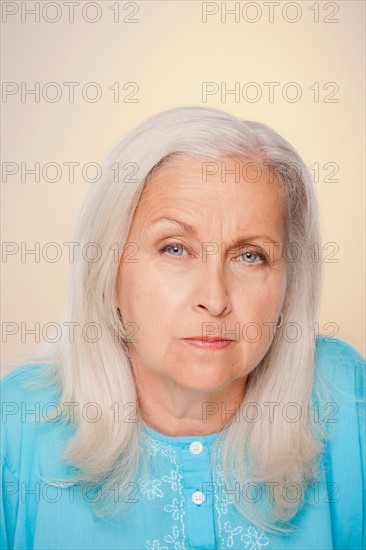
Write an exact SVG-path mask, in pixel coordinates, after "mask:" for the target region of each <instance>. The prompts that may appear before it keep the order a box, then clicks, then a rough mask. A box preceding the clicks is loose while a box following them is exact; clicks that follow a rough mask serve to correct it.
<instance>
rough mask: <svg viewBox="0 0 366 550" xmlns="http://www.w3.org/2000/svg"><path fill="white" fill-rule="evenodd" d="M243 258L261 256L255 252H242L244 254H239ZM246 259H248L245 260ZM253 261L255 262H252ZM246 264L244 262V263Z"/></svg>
mask: <svg viewBox="0 0 366 550" xmlns="http://www.w3.org/2000/svg"><path fill="white" fill-rule="evenodd" d="M243 256H252V257H253V256H256V257H261V256H262V255H261V254H256V253H255V252H244V254H240V257H243ZM247 259H248V258H247ZM254 261H255V260H254ZM254 261H253V262H249V263H250V264H253V263H254ZM245 263H246V262H245Z"/></svg>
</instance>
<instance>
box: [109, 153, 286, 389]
mask: <svg viewBox="0 0 366 550" xmlns="http://www.w3.org/2000/svg"><path fill="white" fill-rule="evenodd" d="M248 162H249V161H247V160H246V159H239V158H223V159H221V160H220V161H214V160H213V159H211V158H203V157H202V158H195V159H192V158H190V157H187V156H186V157H183V156H180V157H173V158H171V159H169V160H168V161H167V162H166V163H165V164H163V165H162V167H161V168H160V169H159V170H158V171H157V172H156V174H155V175H154V176H153V178H152V180H151V181H150V184H149V185H148V186H147V187H146V188H145V190H144V191H143V193H142V195H141V197H140V201H139V203H138V206H137V208H136V211H135V215H134V219H133V223H132V225H131V228H130V232H129V235H128V239H127V241H128V242H127V243H126V246H125V248H124V253H123V255H122V258H121V263H120V266H119V273H118V283H117V303H116V305H117V306H118V307H119V308H120V311H121V315H122V319H123V322H124V324H125V325H126V329H127V333H128V334H131V335H133V336H131V337H133V339H137V340H138V342H134V343H131V342H129V349H130V357H131V361H132V366H133V370H134V372H135V374H137V375H138V376H142V377H145V380H146V379H148V380H149V382H150V384H151V385H153V384H154V383H159V381H160V382H161V381H162V380H165V381H169V382H170V383H173V384H174V385H178V386H180V387H181V388H185V389H190V390H197V391H200V392H213V391H221V390H224V389H225V388H226V387H228V386H229V385H230V384H231V385H232V384H233V382H234V381H235V380H239V379H240V378H243V377H244V378H245V377H246V376H247V375H248V374H249V373H250V372H251V371H252V370H253V369H254V368H255V367H256V366H257V365H258V363H259V362H260V361H261V359H262V358H263V357H264V355H265V354H266V352H267V350H268V348H269V347H270V344H271V341H272V338H273V334H274V331H275V326H276V324H277V321H278V317H279V314H280V311H281V307H282V304H283V300H284V295H285V290H286V281H287V265H286V261H285V258H283V254H282V249H283V246H284V244H285V243H286V239H287V235H286V225H285V202H284V199H283V198H282V197H280V196H279V195H278V193H277V191H276V188H275V185H274V184H273V183H271V182H270V181H269V172H268V168H267V167H262V176H261V177H260V179H259V180H258V181H256V179H257V171H256V170H254V171H253V170H252V171H251V170H250V169H248V166H249V165H248ZM207 163H210V164H207ZM235 163H236V164H235ZM238 163H240V164H238ZM235 168H236V169H237V170H236V173H230V172H229V171H230V170H231V171H235ZM163 218H164V219H163ZM167 218H169V219H173V218H174V219H175V220H178V221H180V222H181V223H182V224H183V223H184V224H185V226H183V225H179V224H178V223H174V222H172V221H168V219H167ZM187 226H192V227H191V230H190V228H189V227H187ZM239 240H241V243H239V244H238V241H239ZM129 243H130V244H129ZM262 255H263V257H262ZM266 258H267V259H266ZM136 260H137V261H136ZM267 262H268V263H267ZM129 323H131V326H130V325H128V324H129ZM134 327H135V330H133V328H134ZM206 335H210V336H214V337H220V338H223V339H225V338H227V339H233V340H234V341H233V342H231V343H230V345H228V346H227V347H223V348H221V349H208V348H199V347H196V346H194V345H191V344H189V343H188V342H186V341H185V340H184V338H192V337H194V336H198V337H203V336H206ZM151 389H152V388H151Z"/></svg>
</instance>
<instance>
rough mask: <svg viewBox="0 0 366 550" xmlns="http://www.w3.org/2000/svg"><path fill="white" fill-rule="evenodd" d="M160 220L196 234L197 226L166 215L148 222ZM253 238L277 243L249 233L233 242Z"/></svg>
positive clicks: (251, 239) (241, 243) (238, 242)
mask: <svg viewBox="0 0 366 550" xmlns="http://www.w3.org/2000/svg"><path fill="white" fill-rule="evenodd" d="M159 222H160V223H161V222H163V223H164V222H169V223H174V224H175V225H178V226H179V227H180V228H181V229H183V230H184V231H185V232H186V233H188V234H190V235H196V234H197V228H196V227H195V226H194V225H190V224H189V223H185V222H183V221H181V220H177V219H176V218H168V217H166V216H160V217H159V218H154V219H153V220H151V221H150V224H151V225H152V224H156V223H159ZM255 239H261V240H264V241H265V242H271V243H273V244H279V243H278V242H277V241H275V240H274V239H272V238H271V237H268V235H249V236H247V237H240V238H239V239H238V240H237V241H236V243H234V245H233V246H234V247H238V246H242V245H243V244H246V243H247V242H249V241H253V240H255Z"/></svg>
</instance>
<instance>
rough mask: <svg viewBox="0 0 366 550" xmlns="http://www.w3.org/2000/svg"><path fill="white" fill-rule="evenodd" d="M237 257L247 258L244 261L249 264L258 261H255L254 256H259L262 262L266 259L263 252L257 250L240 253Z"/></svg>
mask: <svg viewBox="0 0 366 550" xmlns="http://www.w3.org/2000/svg"><path fill="white" fill-rule="evenodd" d="M239 258H245V259H246V260H249V261H248V262H247V261H245V262H244V263H249V264H254V263H258V262H256V258H260V259H261V260H262V262H264V263H265V260H266V258H265V256H264V255H263V254H260V253H259V252H244V253H243V254H240V256H239Z"/></svg>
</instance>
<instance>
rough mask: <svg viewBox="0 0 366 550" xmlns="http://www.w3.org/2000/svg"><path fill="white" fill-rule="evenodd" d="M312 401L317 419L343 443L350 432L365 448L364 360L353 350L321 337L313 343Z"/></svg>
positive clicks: (340, 341) (365, 387) (365, 372)
mask: <svg viewBox="0 0 366 550" xmlns="http://www.w3.org/2000/svg"><path fill="white" fill-rule="evenodd" d="M313 398H314V399H313V400H314V402H316V403H317V404H318V405H319V407H320V412H322V415H321V414H319V417H320V416H322V417H323V421H324V422H326V423H327V426H328V427H329V429H330V430H332V431H334V433H338V436H339V434H342V437H340V436H339V439H340V440H341V439H342V441H343V442H344V441H345V439H346V438H347V437H348V438H349V437H351V433H352V434H354V435H355V436H357V438H359V439H360V444H361V445H364V437H365V426H366V422H365V420H366V361H365V359H364V358H363V357H362V355H361V354H360V353H359V352H358V351H357V350H356V348H355V347H354V346H353V345H352V344H349V343H348V342H346V341H344V340H340V339H335V338H330V337H325V336H322V337H320V338H318V339H317V342H316V360H315V374H314V386H313Z"/></svg>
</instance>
